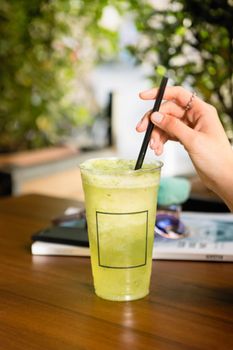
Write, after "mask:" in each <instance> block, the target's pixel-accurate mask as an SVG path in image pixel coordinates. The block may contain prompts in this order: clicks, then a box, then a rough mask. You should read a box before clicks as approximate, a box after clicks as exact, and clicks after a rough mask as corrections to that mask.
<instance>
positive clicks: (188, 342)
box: [0, 195, 233, 350]
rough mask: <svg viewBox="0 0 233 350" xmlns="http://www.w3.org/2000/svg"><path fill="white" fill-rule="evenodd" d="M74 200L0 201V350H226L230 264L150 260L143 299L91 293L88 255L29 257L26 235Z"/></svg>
mask: <svg viewBox="0 0 233 350" xmlns="http://www.w3.org/2000/svg"><path fill="white" fill-rule="evenodd" d="M70 205H72V206H73V205H77V202H75V201H72V200H66V199H60V198H59V199H58V198H51V197H46V196H40V195H26V196H22V197H15V198H8V199H1V200H0V248H1V254H0V266H1V275H0V349H1V350H18V349H20V350H21V349H23V350H37V349H38V350H39V349H40V350H41V349H46V350H50V349H56V350H79V349H80V350H81V349H82V350H89V349H90V350H92V349H98V350H105V349H123V350H124V349H138V350H147V349H156V350H157V349H158V350H160V349H164V350H170V349H172V350H173V349H177V350H186V349H187V350H189V349H190V350H191V349H208V350H213V349H219V350H222V349H223V350H224V349H229V350H230V349H233V264H232V263H214V262H205V263H202V262H182V261H176V262H174V261H156V262H154V263H153V272H152V281H151V292H150V295H149V296H148V297H146V298H144V299H142V300H138V301H133V302H120V303H117V302H110V301H105V300H102V299H100V298H98V297H97V296H95V294H94V291H93V287H92V276H91V266H90V260H89V258H77V257H45V256H44V257H43V256H31V254H30V236H31V235H32V234H33V233H34V232H35V231H37V230H39V229H41V228H43V227H46V226H48V225H49V224H50V220H51V218H53V217H54V216H56V215H59V214H61V213H62V212H63V210H64V209H65V208H67V207H68V206H70Z"/></svg>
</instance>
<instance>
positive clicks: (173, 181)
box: [158, 177, 191, 206]
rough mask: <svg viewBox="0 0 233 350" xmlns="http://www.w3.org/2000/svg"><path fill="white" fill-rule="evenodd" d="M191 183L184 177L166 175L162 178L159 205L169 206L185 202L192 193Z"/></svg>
mask: <svg viewBox="0 0 233 350" xmlns="http://www.w3.org/2000/svg"><path fill="white" fill-rule="evenodd" d="M190 190H191V184H190V182H189V181H188V180H187V179H185V178H182V177H164V178H161V180H160V186H159V193H158V205H159V206H169V205H172V204H182V203H184V202H185V201H186V200H187V199H188V197H189V194H190Z"/></svg>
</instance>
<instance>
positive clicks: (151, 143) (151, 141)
mask: <svg viewBox="0 0 233 350" xmlns="http://www.w3.org/2000/svg"><path fill="white" fill-rule="evenodd" d="M153 144H154V140H153V139H151V140H150V147H151V148H153Z"/></svg>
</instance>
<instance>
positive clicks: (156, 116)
mask: <svg viewBox="0 0 233 350" xmlns="http://www.w3.org/2000/svg"><path fill="white" fill-rule="evenodd" d="M151 120H152V121H153V122H155V123H161V121H162V120H163V114H161V113H159V112H154V113H152V114H151Z"/></svg>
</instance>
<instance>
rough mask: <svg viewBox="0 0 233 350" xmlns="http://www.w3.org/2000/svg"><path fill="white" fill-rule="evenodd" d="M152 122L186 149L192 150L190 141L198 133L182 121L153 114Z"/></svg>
mask: <svg viewBox="0 0 233 350" xmlns="http://www.w3.org/2000/svg"><path fill="white" fill-rule="evenodd" d="M151 121H152V123H153V124H155V125H157V126H158V127H159V128H160V129H161V130H164V131H165V132H166V133H167V134H168V135H169V136H170V137H173V138H174V137H175V138H177V139H178V140H179V141H180V142H181V143H182V144H183V145H184V146H185V148H187V149H188V148H190V147H189V145H190V140H192V138H193V137H194V136H195V133H196V131H195V130H193V129H192V128H190V127H189V126H187V125H186V124H184V123H183V122H182V121H181V120H180V119H178V118H176V117H173V116H171V115H169V114H163V113H160V112H154V113H152V114H151Z"/></svg>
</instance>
